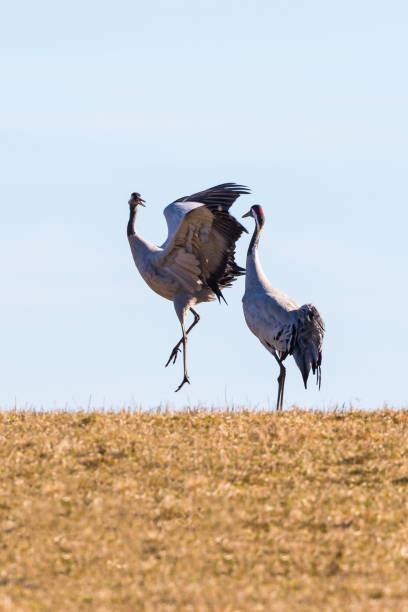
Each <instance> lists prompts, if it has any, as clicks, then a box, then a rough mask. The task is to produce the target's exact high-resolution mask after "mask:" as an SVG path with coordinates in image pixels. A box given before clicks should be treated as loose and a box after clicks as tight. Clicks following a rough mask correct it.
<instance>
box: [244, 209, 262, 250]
mask: <svg viewBox="0 0 408 612" xmlns="http://www.w3.org/2000/svg"><path fill="white" fill-rule="evenodd" d="M254 220H255V229H254V233H253V234H252V238H251V242H250V243H249V247H248V253H247V257H254V258H255V256H256V254H257V252H258V244H259V238H260V235H261V231H262V228H263V226H264V224H265V220H264V219H258V217H254Z"/></svg>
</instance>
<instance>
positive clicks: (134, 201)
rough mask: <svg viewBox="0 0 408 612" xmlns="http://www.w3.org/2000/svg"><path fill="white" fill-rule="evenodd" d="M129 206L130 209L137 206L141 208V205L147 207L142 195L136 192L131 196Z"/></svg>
mask: <svg viewBox="0 0 408 612" xmlns="http://www.w3.org/2000/svg"><path fill="white" fill-rule="evenodd" d="M128 204H129V206H130V208H136V206H139V204H140V206H145V204H144V200H143V199H142V196H141V195H140V193H137V191H134V192H133V193H131V194H130V200H129V202H128Z"/></svg>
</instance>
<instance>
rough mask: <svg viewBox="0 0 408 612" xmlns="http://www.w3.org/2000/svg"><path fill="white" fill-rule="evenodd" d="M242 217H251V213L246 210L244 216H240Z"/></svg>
mask: <svg viewBox="0 0 408 612" xmlns="http://www.w3.org/2000/svg"><path fill="white" fill-rule="evenodd" d="M244 217H251V211H250V210H248V212H247V213H245V215H242V218H244Z"/></svg>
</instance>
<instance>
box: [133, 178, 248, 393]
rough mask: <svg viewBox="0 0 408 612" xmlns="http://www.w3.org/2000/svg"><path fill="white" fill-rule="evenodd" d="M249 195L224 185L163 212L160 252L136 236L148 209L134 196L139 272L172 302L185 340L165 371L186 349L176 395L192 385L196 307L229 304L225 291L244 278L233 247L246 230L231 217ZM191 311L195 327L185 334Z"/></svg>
mask: <svg viewBox="0 0 408 612" xmlns="http://www.w3.org/2000/svg"><path fill="white" fill-rule="evenodd" d="M246 193H249V189H248V188H247V187H244V186H242V185H236V184H235V183H224V184H222V185H216V186H215V187H211V188H210V189H206V190H204V191H201V192H199V193H195V194H193V195H191V196H185V197H183V198H180V199H178V200H176V201H175V202H173V203H172V204H169V205H168V206H167V207H166V208H165V209H164V216H165V218H166V221H167V227H168V236H167V239H166V241H165V242H164V243H163V244H162V245H161V246H160V247H158V246H155V245H153V244H151V243H150V242H147V241H146V240H144V239H143V238H142V237H141V236H139V235H138V234H137V233H136V230H135V220H136V214H137V208H138V206H139V205H141V206H144V203H143V202H144V200H142V198H141V197H140V194H138V193H132V194H131V198H130V200H129V207H130V217H129V222H128V228H127V234H128V239H129V244H130V248H131V251H132V255H133V259H134V261H135V264H136V267H137V269H138V270H139V272H140V274H141V276H142V277H143V279H144V280H145V281H146V283H147V284H148V285H149V287H150V288H151V289H153V291H155V292H156V293H158V294H159V295H161V296H162V297H164V298H166V299H168V300H171V301H172V302H173V304H174V308H175V311H176V314H177V316H178V318H179V321H180V324H181V329H182V333H183V336H182V338H181V339H180V341H179V342H178V343H177V344H176V346H175V347H174V348H173V350H172V352H171V354H170V357H169V359H168V361H167V363H166V366H167V365H169V363H170V362H171V361H172V360H173V363H175V361H176V359H177V355H178V352H179V350H180V346H181V345H182V346H183V361H184V378H183V380H182V382H181V384H180V385H179V387H178V388H177V389H176V391H179V390H180V389H181V387H182V386H183V385H184V384H185V383H186V382H188V383H189V382H190V381H189V379H188V375H187V366H186V345H187V334H188V333H189V332H190V331H191V330H192V328H193V327H194V326H195V325H196V324H197V323H198V321H199V319H200V317H199V315H198V313H197V312H196V311H195V310H194V309H193V308H192V307H193V306H195V305H196V304H199V303H201V302H211V301H213V300H214V299H215V298H218V300H219V301H220V300H221V299H223V300H224V301H225V299H224V296H223V294H222V289H224V288H225V287H230V286H231V284H232V283H233V281H234V280H235V279H236V278H237V277H238V276H240V275H242V274H245V270H244V269H243V268H241V267H240V266H238V265H237V264H236V262H235V258H234V255H235V243H236V241H237V240H238V238H239V237H240V236H241V234H242V232H246V229H245V228H244V227H243V226H242V225H241V224H240V223H238V221H237V220H236V219H234V217H232V216H231V215H230V214H229V212H228V211H229V208H230V207H231V206H232V204H233V203H234V202H235V200H236V199H237V198H238V197H239V196H240V195H241V194H246ZM189 311H191V312H192V314H193V315H194V321H193V323H192V324H191V325H190V327H189V328H188V329H187V331H186V330H185V320H186V317H187V314H188V312H189Z"/></svg>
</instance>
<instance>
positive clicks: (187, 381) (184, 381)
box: [175, 375, 190, 393]
mask: <svg viewBox="0 0 408 612" xmlns="http://www.w3.org/2000/svg"><path fill="white" fill-rule="evenodd" d="M185 383H188V384H190V381H189V380H188V376H186V375H185V376H184V378H183V380H182V383H181V385H179V386H178V387H177V389H176V390H175V393H177V391H180V389H181V387H182V386H183V385H184V384H185Z"/></svg>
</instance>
